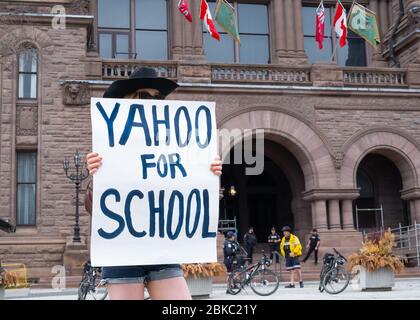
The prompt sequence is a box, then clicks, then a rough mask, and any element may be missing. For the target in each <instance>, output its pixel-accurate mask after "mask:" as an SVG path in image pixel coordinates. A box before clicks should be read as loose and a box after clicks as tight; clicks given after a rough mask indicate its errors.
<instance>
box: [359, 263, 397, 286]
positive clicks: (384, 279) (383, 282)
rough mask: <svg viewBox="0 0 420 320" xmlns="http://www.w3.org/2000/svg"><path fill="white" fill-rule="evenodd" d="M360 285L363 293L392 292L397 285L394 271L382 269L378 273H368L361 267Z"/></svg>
mask: <svg viewBox="0 0 420 320" xmlns="http://www.w3.org/2000/svg"><path fill="white" fill-rule="evenodd" d="M358 269H359V284H360V288H361V289H362V291H390V290H392V287H394V285H395V277H394V273H393V272H392V270H390V269H388V268H381V269H378V270H376V271H372V272H370V271H367V270H366V269H365V268H364V267H362V266H359V267H358Z"/></svg>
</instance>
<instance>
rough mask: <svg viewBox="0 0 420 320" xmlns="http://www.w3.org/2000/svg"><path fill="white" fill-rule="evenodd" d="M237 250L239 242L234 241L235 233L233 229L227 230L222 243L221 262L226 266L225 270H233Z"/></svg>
mask: <svg viewBox="0 0 420 320" xmlns="http://www.w3.org/2000/svg"><path fill="white" fill-rule="evenodd" d="M238 251H239V244H238V243H237V242H236V241H235V233H234V232H233V231H228V232H227V234H226V239H225V242H224V244H223V256H224V260H223V263H224V264H225V266H226V269H227V272H232V271H233V262H234V260H235V257H236V253H237V252H238Z"/></svg>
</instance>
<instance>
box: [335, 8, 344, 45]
mask: <svg viewBox="0 0 420 320" xmlns="http://www.w3.org/2000/svg"><path fill="white" fill-rule="evenodd" d="M334 29H335V33H337V35H338V36H339V37H340V47H344V46H345V45H346V38H347V17H346V10H345V9H344V7H343V5H342V4H341V2H340V1H338V2H337V7H336V8H335V16H334Z"/></svg>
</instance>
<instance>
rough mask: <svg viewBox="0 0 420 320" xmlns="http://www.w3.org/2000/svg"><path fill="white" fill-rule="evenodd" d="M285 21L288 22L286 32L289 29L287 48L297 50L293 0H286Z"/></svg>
mask: <svg viewBox="0 0 420 320" xmlns="http://www.w3.org/2000/svg"><path fill="white" fill-rule="evenodd" d="M295 1H296V0H295ZM285 12H286V17H285V22H286V29H285V32H287V31H289V32H288V34H287V37H286V48H287V50H288V51H294V50H295V36H296V35H295V33H294V32H293V31H292V30H293V18H294V16H293V5H292V0H285Z"/></svg>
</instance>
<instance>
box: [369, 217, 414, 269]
mask: <svg viewBox="0 0 420 320" xmlns="http://www.w3.org/2000/svg"><path fill="white" fill-rule="evenodd" d="M383 232H384V230H380V231H377V232H370V233H364V234H363V237H364V239H367V238H368V237H369V236H370V235H373V234H378V233H380V234H381V235H382V234H383ZM391 232H392V233H393V234H394V236H395V246H394V252H395V254H397V255H399V256H400V257H402V258H404V260H406V262H407V264H406V265H407V266H408V267H414V266H417V267H419V268H420V224H417V223H416V221H414V224H413V225H410V226H402V225H401V223H400V224H399V226H398V228H394V229H391Z"/></svg>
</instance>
